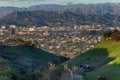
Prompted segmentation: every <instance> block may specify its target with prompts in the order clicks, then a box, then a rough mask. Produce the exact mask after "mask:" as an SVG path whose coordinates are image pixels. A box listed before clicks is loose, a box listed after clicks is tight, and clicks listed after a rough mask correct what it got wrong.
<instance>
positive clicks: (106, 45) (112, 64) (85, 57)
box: [68, 40, 120, 80]
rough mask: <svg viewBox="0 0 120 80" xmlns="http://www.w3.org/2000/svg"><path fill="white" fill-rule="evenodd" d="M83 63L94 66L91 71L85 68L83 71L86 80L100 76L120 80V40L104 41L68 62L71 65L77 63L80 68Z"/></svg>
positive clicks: (96, 79) (92, 79)
mask: <svg viewBox="0 0 120 80" xmlns="http://www.w3.org/2000/svg"><path fill="white" fill-rule="evenodd" d="M81 64H87V65H90V66H91V67H94V69H93V70H91V71H86V70H85V71H83V72H81V74H82V75H83V77H84V80H99V79H98V77H105V78H106V79H108V80H119V78H120V77H119V76H120V75H119V72H120V65H119V64H120V42H119V41H116V40H107V41H104V42H102V43H100V44H98V45H97V46H96V47H95V48H93V49H91V50H89V51H87V52H85V53H83V54H79V55H78V56H76V57H75V58H74V59H72V60H70V61H69V62H68V65H69V66H72V65H76V66H78V67H79V69H80V65H81ZM100 80H102V79H100Z"/></svg>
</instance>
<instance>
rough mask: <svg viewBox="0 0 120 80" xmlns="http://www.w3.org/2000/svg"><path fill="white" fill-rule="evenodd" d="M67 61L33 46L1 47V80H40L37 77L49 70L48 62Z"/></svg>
mask: <svg viewBox="0 0 120 80" xmlns="http://www.w3.org/2000/svg"><path fill="white" fill-rule="evenodd" d="M65 60H66V58H63V57H59V56H56V55H54V54H51V53H48V52H46V51H43V50H41V49H37V48H35V47H33V46H25V45H23V46H0V80H38V76H37V75H39V74H40V73H41V72H42V71H45V70H46V69H47V68H48V62H53V63H55V64H58V63H61V62H64V61H65ZM30 71H31V72H30ZM39 72H40V73H39ZM34 74H35V75H34ZM27 75H29V76H28V77H27ZM30 75H31V77H32V78H33V77H34V78H35V77H37V78H36V79H32V78H31V77H30ZM39 77H40V76H39ZM6 78H7V79H6ZM23 78H24V79H23ZM27 78H31V79H27Z"/></svg>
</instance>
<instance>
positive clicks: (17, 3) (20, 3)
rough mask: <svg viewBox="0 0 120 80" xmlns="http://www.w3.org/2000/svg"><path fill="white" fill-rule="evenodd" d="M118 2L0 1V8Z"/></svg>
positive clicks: (102, 0)
mask: <svg viewBox="0 0 120 80" xmlns="http://www.w3.org/2000/svg"><path fill="white" fill-rule="evenodd" d="M118 2H120V1H119V0H100V1H96V0H91V1H89V0H0V6H4V7H7V6H12V7H29V6H32V5H40V4H58V5H66V4H79V3H82V4H90V3H93V4H97V3H118Z"/></svg>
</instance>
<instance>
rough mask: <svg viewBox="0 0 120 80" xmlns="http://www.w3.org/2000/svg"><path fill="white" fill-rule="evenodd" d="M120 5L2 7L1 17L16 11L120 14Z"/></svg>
mask: <svg viewBox="0 0 120 80" xmlns="http://www.w3.org/2000/svg"><path fill="white" fill-rule="evenodd" d="M119 8H120V4H119V3H118V4H115V3H101V4H72V5H56V4H41V5H34V6H30V7H28V8H25V7H23V8H17V7H0V17H3V16H5V15H7V14H9V13H12V12H16V11H35V10H45V11H69V12H74V13H77V14H106V13H111V14H118V15H119V13H120V9H119Z"/></svg>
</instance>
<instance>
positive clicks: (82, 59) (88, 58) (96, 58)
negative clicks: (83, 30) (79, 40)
mask: <svg viewBox="0 0 120 80" xmlns="http://www.w3.org/2000/svg"><path fill="white" fill-rule="evenodd" d="M114 59H115V58H113V57H109V53H108V51H107V49H105V48H94V49H91V50H89V51H86V52H85V53H82V54H79V55H78V56H77V57H75V58H74V59H72V60H70V61H69V62H68V64H69V65H77V66H80V65H81V64H87V65H91V66H94V67H95V68H99V67H101V66H103V65H105V64H107V63H108V62H110V61H112V60H114Z"/></svg>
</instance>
